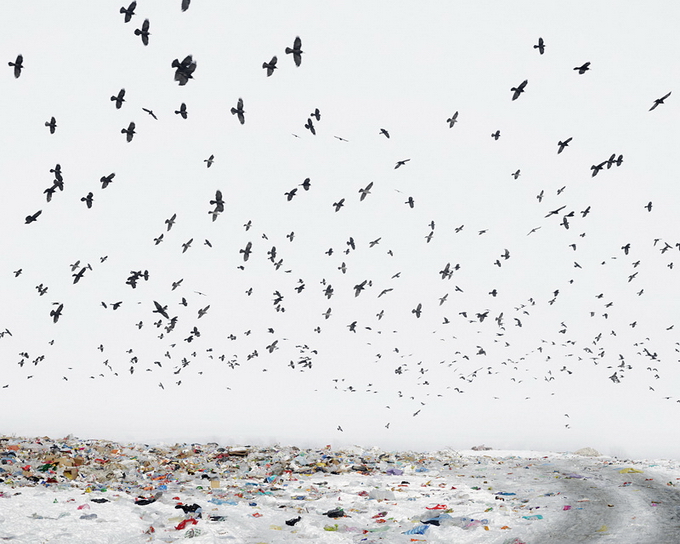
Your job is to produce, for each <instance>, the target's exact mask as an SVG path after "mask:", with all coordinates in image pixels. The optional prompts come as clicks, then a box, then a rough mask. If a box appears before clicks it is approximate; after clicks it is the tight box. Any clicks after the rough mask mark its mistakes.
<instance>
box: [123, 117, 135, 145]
mask: <svg viewBox="0 0 680 544" xmlns="http://www.w3.org/2000/svg"><path fill="white" fill-rule="evenodd" d="M120 133H121V134H126V135H127V136H126V139H127V141H128V142H131V141H132V137H133V136H134V135H135V123H134V121H131V122H130V124H129V125H128V128H123V129H121V131H120Z"/></svg>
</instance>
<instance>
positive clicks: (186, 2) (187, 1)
mask: <svg viewBox="0 0 680 544" xmlns="http://www.w3.org/2000/svg"><path fill="white" fill-rule="evenodd" d="M189 4H191V0H182V11H186V10H188V9H189Z"/></svg>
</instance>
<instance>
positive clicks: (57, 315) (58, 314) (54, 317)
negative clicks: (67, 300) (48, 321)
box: [50, 302, 64, 323]
mask: <svg viewBox="0 0 680 544" xmlns="http://www.w3.org/2000/svg"><path fill="white" fill-rule="evenodd" d="M54 305H55V306H57V308H56V309H54V310H52V311H50V317H51V318H52V321H53V322H54V323H56V322H57V321H59V318H60V317H61V315H62V311H63V310H64V305H63V304H60V303H59V302H55V303H54Z"/></svg>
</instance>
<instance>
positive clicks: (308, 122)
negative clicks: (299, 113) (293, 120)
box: [305, 117, 316, 136]
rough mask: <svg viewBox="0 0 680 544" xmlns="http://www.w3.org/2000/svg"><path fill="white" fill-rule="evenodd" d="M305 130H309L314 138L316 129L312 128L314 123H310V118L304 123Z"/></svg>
mask: <svg viewBox="0 0 680 544" xmlns="http://www.w3.org/2000/svg"><path fill="white" fill-rule="evenodd" d="M305 128H306V129H307V130H309V132H311V133H312V134H314V136H316V129H315V128H314V123H312V119H311V118H310V117H308V118H307V122H306V123H305Z"/></svg>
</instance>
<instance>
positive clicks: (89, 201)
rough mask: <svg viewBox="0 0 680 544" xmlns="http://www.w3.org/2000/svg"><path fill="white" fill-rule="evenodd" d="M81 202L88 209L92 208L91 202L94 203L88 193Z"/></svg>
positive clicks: (92, 197) (90, 194) (91, 195)
mask: <svg viewBox="0 0 680 544" xmlns="http://www.w3.org/2000/svg"><path fill="white" fill-rule="evenodd" d="M80 201H81V202H85V204H86V205H87V207H88V208H92V202H93V201H94V195H93V194H92V193H91V192H90V193H87V196H84V197H82V198H81V199H80Z"/></svg>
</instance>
